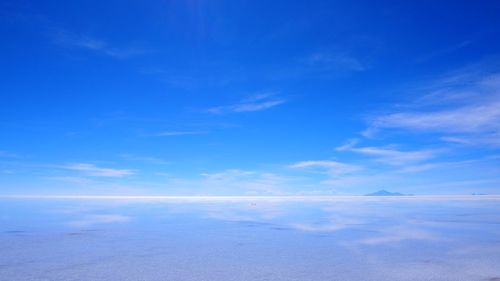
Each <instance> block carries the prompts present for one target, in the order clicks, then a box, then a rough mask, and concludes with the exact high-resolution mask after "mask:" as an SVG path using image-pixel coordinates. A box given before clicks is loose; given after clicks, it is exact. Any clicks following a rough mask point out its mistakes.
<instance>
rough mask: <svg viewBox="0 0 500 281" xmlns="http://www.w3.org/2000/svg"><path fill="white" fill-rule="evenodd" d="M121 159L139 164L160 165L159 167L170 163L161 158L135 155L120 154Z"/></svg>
mask: <svg viewBox="0 0 500 281" xmlns="http://www.w3.org/2000/svg"><path fill="white" fill-rule="evenodd" d="M118 156H119V157H120V158H122V159H124V160H128V161H137V162H145V163H151V164H158V165H165V164H169V162H168V161H165V160H163V159H161V158H158V157H153V156H143V155H135V154H127V153H125V154H120V155H118Z"/></svg>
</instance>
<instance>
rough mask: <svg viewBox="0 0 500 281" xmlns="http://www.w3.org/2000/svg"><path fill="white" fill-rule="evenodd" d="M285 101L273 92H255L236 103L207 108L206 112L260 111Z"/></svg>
mask: <svg viewBox="0 0 500 281" xmlns="http://www.w3.org/2000/svg"><path fill="white" fill-rule="evenodd" d="M285 102H286V100H285V99H282V98H276V97H274V94H273V93H270V94H267V93H266V94H257V95H254V96H251V97H248V98H246V99H243V100H241V101H240V102H238V103H236V104H232V105H224V106H216V107H212V108H209V109H207V112H209V113H213V114H224V113H238V112H253V111H261V110H266V109H269V108H272V107H275V106H278V105H280V104H283V103H285Z"/></svg>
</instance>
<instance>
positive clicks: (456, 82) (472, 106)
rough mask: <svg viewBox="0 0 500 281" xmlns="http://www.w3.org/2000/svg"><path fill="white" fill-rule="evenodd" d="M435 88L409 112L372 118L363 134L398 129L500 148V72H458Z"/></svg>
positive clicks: (407, 110) (415, 103)
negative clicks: (477, 73) (436, 134)
mask: <svg viewBox="0 0 500 281" xmlns="http://www.w3.org/2000/svg"><path fill="white" fill-rule="evenodd" d="M457 77H458V78H457ZM433 88H434V89H433V90H432V93H431V94H424V95H423V96H422V98H420V99H419V100H417V101H415V102H414V103H413V104H409V105H407V106H406V108H408V109H403V110H398V111H394V112H392V113H388V114H383V115H379V116H375V117H373V118H370V120H369V124H370V125H369V127H368V128H367V129H366V130H365V131H364V132H363V135H364V136H366V137H372V136H374V135H376V134H377V133H378V132H380V131H381V130H384V129H397V130H403V131H406V132H412V133H417V132H420V133H438V134H441V140H445V141H451V142H458V143H462V144H491V145H500V140H499V139H500V138H499V137H500V73H490V74H489V75H481V76H479V77H477V76H475V75H467V74H464V73H458V74H454V75H453V76H450V77H448V78H447V79H441V80H440V81H439V82H437V83H436V85H434V86H433ZM423 100H424V101H425V103H422V101H423Z"/></svg>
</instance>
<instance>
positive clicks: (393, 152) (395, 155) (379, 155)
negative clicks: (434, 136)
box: [337, 143, 439, 165]
mask: <svg viewBox="0 0 500 281" xmlns="http://www.w3.org/2000/svg"><path fill="white" fill-rule="evenodd" d="M337 150H338V151H351V152H355V153H359V154H363V155H367V156H372V157H375V159H376V160H377V161H379V162H383V163H387V164H390V165H406V164H409V163H415V162H421V161H425V160H428V159H431V158H433V157H435V155H436V154H437V153H438V152H439V151H438V150H430V149H428V150H413V151H401V150H397V149H394V148H390V147H355V146H354V143H351V144H346V145H342V146H339V147H337Z"/></svg>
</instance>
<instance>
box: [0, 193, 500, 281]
mask: <svg viewBox="0 0 500 281" xmlns="http://www.w3.org/2000/svg"><path fill="white" fill-rule="evenodd" d="M499 265H500V201H498V200H419V199H414V200H398V199H391V200H356V199H353V200H338V201H336V200H331V201H321V202H309V201H303V202H301V201H293V202H287V201H279V202H273V201H265V200H262V201H259V200H255V201H240V202H231V201H214V202H210V201H203V202H196V201H191V202H182V201H168V202H167V201H145V200H142V201H141V200H139V201H134V200H127V201H125V200H15V199H2V200H0V280H6V281H7V280H8V281H13V280H65V281H67V280H218V281H219V280H222V281H223V280H419V281H420V280H454V281H456V280H467V281H470V280H488V281H493V280H500V266H499Z"/></svg>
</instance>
